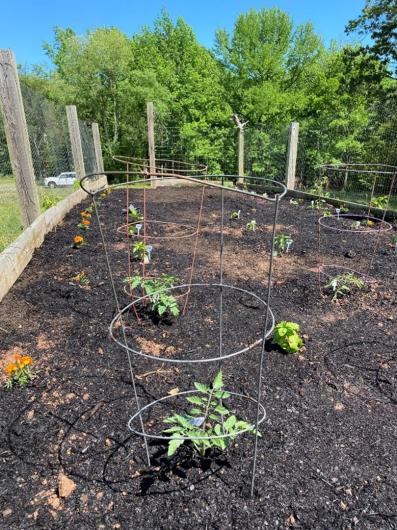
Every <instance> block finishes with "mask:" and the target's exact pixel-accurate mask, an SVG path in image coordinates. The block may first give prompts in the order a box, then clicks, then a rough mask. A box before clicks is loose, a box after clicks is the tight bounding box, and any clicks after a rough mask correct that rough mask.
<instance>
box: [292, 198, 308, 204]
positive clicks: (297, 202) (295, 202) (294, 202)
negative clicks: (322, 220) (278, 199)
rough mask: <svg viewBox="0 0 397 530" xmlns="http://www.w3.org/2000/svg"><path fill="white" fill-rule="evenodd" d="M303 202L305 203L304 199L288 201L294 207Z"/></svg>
mask: <svg viewBox="0 0 397 530" xmlns="http://www.w3.org/2000/svg"><path fill="white" fill-rule="evenodd" d="M304 202H305V200H304V199H294V198H292V199H290V200H289V203H290V204H295V205H301V204H303V203H304Z"/></svg>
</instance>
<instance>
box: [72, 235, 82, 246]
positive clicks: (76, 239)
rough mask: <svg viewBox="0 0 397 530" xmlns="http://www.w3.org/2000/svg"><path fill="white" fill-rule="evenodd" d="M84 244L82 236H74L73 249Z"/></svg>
mask: <svg viewBox="0 0 397 530" xmlns="http://www.w3.org/2000/svg"><path fill="white" fill-rule="evenodd" d="M83 244H84V237H83V236H74V238H73V247H74V248H80V247H81V245H83Z"/></svg>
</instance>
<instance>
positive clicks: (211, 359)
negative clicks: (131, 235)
mask: <svg viewBox="0 0 397 530" xmlns="http://www.w3.org/2000/svg"><path fill="white" fill-rule="evenodd" d="M195 287H204V288H209V287H219V289H223V291H225V290H227V289H232V290H235V291H239V292H241V293H243V294H246V295H248V296H251V297H253V298H254V299H255V300H257V301H258V302H259V303H260V304H261V305H262V307H263V308H264V309H265V310H266V302H265V301H264V300H262V299H261V298H260V297H259V296H257V295H256V294H254V293H251V292H250V291H247V290H246V289H241V288H239V287H234V286H232V285H227V284H225V283H224V284H216V283H215V284H210V283H208V284H203V283H192V284H182V285H175V286H174V287H168V288H167V289H164V291H165V292H172V291H174V290H176V289H181V288H183V289H186V288H188V289H189V292H191V289H192V288H195ZM187 294H188V293H186V292H185V293H183V294H182V295H181V296H186V295H187ZM148 299H149V295H145V296H141V297H140V298H137V299H135V300H134V301H133V302H131V303H130V304H128V305H126V306H125V307H124V308H123V309H122V310H121V311H120V312H119V313H117V315H116V316H115V317H114V318H113V320H112V322H111V323H110V326H109V335H110V337H111V338H112V339H113V340H114V341H115V342H116V344H118V345H119V346H121V348H123V349H125V350H128V351H129V352H131V353H133V354H135V355H140V356H141V357H146V359H151V360H153V361H156V362H165V363H177V364H189V363H192V364H194V363H213V362H219V361H222V360H225V359H230V358H231V357H235V356H236V355H241V354H242V353H247V352H249V351H250V350H252V349H253V348H255V347H256V346H259V345H260V344H261V343H262V341H263V336H261V337H260V338H258V339H256V340H255V341H253V342H251V343H250V344H248V345H247V346H245V347H244V348H241V349H240V350H238V351H233V352H231V353H227V354H224V355H222V356H219V355H216V356H213V357H209V358H200V359H185V358H175V357H172V358H169V357H161V356H158V355H149V354H148V353H145V352H143V351H142V350H138V349H136V348H134V347H132V346H129V345H128V344H125V343H123V342H122V341H120V340H119V339H118V338H117V337H116V336H115V333H114V330H115V327H116V326H117V325H118V324H119V323H120V320H121V319H122V317H123V315H124V314H125V313H127V312H129V311H130V309H132V308H133V307H134V306H136V305H137V304H139V302H141V301H144V300H148ZM269 317H270V326H269V325H268V327H267V330H266V333H265V337H264V338H265V340H266V339H267V338H268V337H269V336H270V335H271V334H272V332H273V330H274V325H275V319H274V315H273V312H272V310H271V309H270V307H269ZM124 325H125V323H124Z"/></svg>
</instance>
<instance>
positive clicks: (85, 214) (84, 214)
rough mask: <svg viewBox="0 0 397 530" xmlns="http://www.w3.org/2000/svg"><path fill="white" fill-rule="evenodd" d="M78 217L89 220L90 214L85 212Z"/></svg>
mask: <svg viewBox="0 0 397 530" xmlns="http://www.w3.org/2000/svg"><path fill="white" fill-rule="evenodd" d="M80 215H81V217H85V218H87V219H89V218H90V217H91V214H90V212H86V211H84V212H81V214H80Z"/></svg>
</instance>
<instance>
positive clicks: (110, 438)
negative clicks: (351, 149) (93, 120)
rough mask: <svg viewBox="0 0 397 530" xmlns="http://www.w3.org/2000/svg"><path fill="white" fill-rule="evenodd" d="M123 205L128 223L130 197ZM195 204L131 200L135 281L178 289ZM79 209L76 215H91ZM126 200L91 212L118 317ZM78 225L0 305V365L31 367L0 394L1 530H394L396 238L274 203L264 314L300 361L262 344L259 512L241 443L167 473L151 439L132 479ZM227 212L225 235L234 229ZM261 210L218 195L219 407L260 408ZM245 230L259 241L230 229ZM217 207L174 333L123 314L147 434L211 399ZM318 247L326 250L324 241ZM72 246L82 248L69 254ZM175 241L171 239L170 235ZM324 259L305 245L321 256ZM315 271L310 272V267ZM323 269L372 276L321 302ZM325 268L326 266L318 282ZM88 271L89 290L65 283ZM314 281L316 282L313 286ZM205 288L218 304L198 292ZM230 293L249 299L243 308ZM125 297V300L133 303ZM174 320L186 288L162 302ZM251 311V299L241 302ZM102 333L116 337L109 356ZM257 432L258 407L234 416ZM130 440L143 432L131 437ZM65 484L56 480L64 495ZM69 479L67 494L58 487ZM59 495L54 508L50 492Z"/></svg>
mask: <svg viewBox="0 0 397 530" xmlns="http://www.w3.org/2000/svg"><path fill="white" fill-rule="evenodd" d="M130 195H131V196H130V197H129V198H128V200H129V202H133V203H134V204H135V205H136V206H138V207H140V208H141V209H142V191H138V190H134V191H131V192H130ZM200 198H201V189H196V188H175V189H167V188H161V189H159V190H157V191H152V190H150V191H148V192H147V218H148V219H151V220H157V221H163V223H152V224H150V223H148V226H147V231H148V233H147V235H148V236H150V235H155V236H156V237H154V238H152V239H150V241H149V239H148V242H150V244H151V245H152V246H153V251H152V261H151V263H150V264H149V265H147V266H146V273H147V274H149V275H158V274H159V273H162V272H164V273H167V274H173V275H175V276H177V277H178V282H179V283H180V284H185V283H189V275H190V271H191V269H190V267H191V265H192V252H193V248H194V244H195V238H194V235H192V234H194V231H195V229H196V225H197V219H198V211H199V206H200ZM88 204H89V202H88V201H87V203H86V205H87V206H88ZM125 204H126V197H125V195H124V193H123V192H121V191H114V192H113V193H111V194H110V195H109V196H108V197H106V198H104V199H103V200H102V201H101V204H100V206H99V212H100V222H101V225H102V229H103V234H104V238H105V241H106V246H107V250H108V257H109V261H110V263H111V266H112V271H113V277H114V285H115V289H116V291H117V293H118V297H119V300H120V304H121V306H122V307H124V306H125V305H126V304H128V303H130V302H131V298H129V296H128V295H127V293H126V292H125V291H124V290H123V282H122V280H123V278H124V277H125V276H127V275H128V274H131V275H134V274H139V273H140V265H139V263H137V262H134V261H130V262H129V261H128V252H127V250H128V245H129V244H130V242H131V241H133V240H134V239H131V240H129V239H128V238H127V237H126V236H125V235H124V233H123V231H119V232H118V231H117V228H118V227H120V226H121V225H123V223H125V222H126V219H125V213H124V214H123V208H124V207H125ZM81 209H82V206H80V207H76V208H75V209H74V210H73V211H72V212H70V213H69V214H68V215H67V217H66V218H65V220H64V222H63V223H62V224H61V225H60V226H59V227H58V228H57V229H56V230H54V231H53V232H52V233H51V234H49V235H48V236H47V237H46V239H45V242H44V244H43V245H42V247H41V248H40V249H38V250H37V251H36V252H35V255H34V257H33V259H32V261H31V263H30V264H29V266H28V267H27V268H26V270H25V271H24V273H23V274H22V275H21V277H20V279H19V280H18V281H17V283H16V284H15V286H14V287H13V288H12V289H11V291H10V293H9V294H8V295H7V296H6V298H5V299H4V300H3V302H2V303H1V305H0V341H1V342H0V350H1V352H0V354H1V357H0V361H1V364H2V368H4V366H5V364H6V362H7V361H9V360H10V359H12V357H13V355H14V354H15V353H18V352H23V353H24V354H29V355H31V356H32V358H33V360H34V369H35V372H36V374H37V376H36V378H35V379H34V380H33V381H32V382H31V383H30V384H29V385H28V387H27V388H25V389H23V390H20V389H18V388H13V389H12V390H10V391H5V390H2V391H1V409H0V426H1V435H0V470H1V474H0V528H1V529H7V530H14V529H15V530H22V529H28V528H45V529H76V530H85V529H101V528H103V529H116V528H120V529H164V530H168V529H189V530H190V529H203V530H204V529H214V530H215V529H217V530H225V529H227V528H233V529H261V530H262V529H264V528H269V529H287V528H304V529H324V530H330V529H353V528H359V529H374V530H375V529H376V530H381V529H382V530H383V529H393V528H397V422H396V417H397V347H396V343H397V341H396V334H397V329H396V319H397V302H396V300H397V299H396V294H397V287H396V280H397V255H396V254H395V252H394V249H393V247H392V246H390V239H391V234H392V233H395V227H393V232H385V233H376V230H375V228H374V229H373V230H370V231H368V232H370V233H355V232H354V231H346V232H339V231H330V230H328V232H327V233H326V234H325V233H323V232H322V231H321V232H320V239H318V223H317V219H318V213H317V212H316V211H315V210H311V209H309V208H308V205H307V204H304V205H293V204H290V203H289V201H288V200H287V199H286V200H284V201H282V203H281V204H280V212H279V216H278V220H277V233H279V234H280V233H284V234H287V235H289V236H291V237H292V238H293V240H294V243H293V247H292V250H291V252H290V253H289V254H287V255H281V256H280V255H279V256H278V257H277V258H275V263H274V278H273V285H274V287H273V294H272V301H271V308H272V311H273V312H274V315H275V319H276V321H280V320H291V321H295V322H298V323H299V324H300V325H301V328H302V332H303V334H304V337H305V348H304V350H303V351H302V352H301V353H300V354H293V355H286V354H283V353H281V352H280V351H279V350H278V349H277V347H275V346H273V345H272V344H271V341H268V343H267V346H266V350H267V351H266V363H265V375H264V380H263V389H264V394H263V404H264V406H265V408H266V413H267V417H266V420H265V421H264V422H263V423H262V425H261V429H260V430H261V433H262V437H261V438H260V439H259V451H258V466H257V477H256V486H255V496H254V499H251V498H250V496H249V486H250V477H251V470H252V457H253V442H254V440H253V437H252V435H248V434H243V435H242V436H240V437H238V438H237V439H236V440H235V442H234V443H233V445H232V446H231V447H230V448H229V450H228V451H227V452H226V453H224V454H216V453H214V454H212V455H210V456H211V458H207V459H206V460H204V461H203V462H201V461H200V460H199V459H198V458H197V457H196V456H194V455H193V454H192V451H191V449H190V447H189V446H184V447H183V448H182V449H181V451H180V452H179V453H177V456H176V457H175V458H174V459H172V460H169V459H168V458H167V456H166V446H165V445H164V444H163V443H162V442H160V441H155V440H154V441H151V442H150V443H149V451H150V454H151V456H152V466H151V467H148V466H147V465H146V464H145V458H144V457H145V452H144V446H143V440H142V438H141V437H139V436H137V435H135V434H133V433H131V432H130V431H129V430H128V427H127V423H128V420H129V418H130V417H131V416H132V415H133V414H134V413H135V412H136V406H135V401H134V395H133V389H132V385H131V379H130V374H129V365H128V359H127V356H126V352H125V351H124V350H123V349H122V348H121V347H120V346H119V345H117V344H116V343H115V342H114V341H112V340H111V339H110V337H109V324H110V322H111V321H112V319H113V318H114V317H115V315H116V313H117V311H116V309H115V302H114V299H113V293H112V288H111V284H110V282H109V276H108V272H107V269H106V262H105V256H104V252H103V248H102V243H101V238H100V232H99V229H98V220H97V219H96V218H95V215H93V217H92V226H91V229H90V230H87V231H85V232H82V231H81V230H79V229H78V228H77V227H76V225H77V224H78V222H79V217H80V216H79V212H80V211H81ZM238 209H240V210H241V218H240V219H239V220H231V219H230V218H229V216H230V213H231V212H232V211H235V210H238ZM272 218H273V204H272V203H269V202H264V201H263V200H261V199H258V198H256V197H252V196H241V195H239V196H237V195H236V194H233V193H232V192H227V193H225V230H224V232H225V234H224V255H223V258H224V270H223V277H224V283H225V284H227V285H230V286H233V287H237V288H239V289H243V290H244V291H241V290H236V289H231V288H229V287H224V288H223V291H222V294H223V341H222V343H223V344H222V346H223V355H226V356H230V355H231V354H233V353H235V352H236V351H239V350H242V349H245V348H247V347H248V346H249V347H250V348H249V349H248V351H246V352H244V353H241V354H240V355H236V356H233V357H231V356H230V357H229V358H227V359H226V360H225V361H223V365H222V369H223V373H224V379H225V386H226V387H227V389H229V390H231V391H233V392H236V393H239V394H243V395H244V396H252V397H256V381H257V369H258V360H259V354H260V345H259V344H258V343H259V342H260V338H261V333H262V328H263V314H264V309H263V303H262V301H261V300H263V299H265V297H266V278H267V272H268V255H269V249H270V248H269V245H270V240H271V221H272ZM251 219H255V220H256V221H257V225H258V229H257V230H256V231H255V232H251V231H248V230H247V229H246V224H247V222H249V221H250V220H251ZM219 226H220V197H219V191H217V190H207V191H206V193H205V196H204V206H203V215H202V222H201V226H200V237H199V240H198V246H197V258H196V261H195V264H194V271H193V283H200V284H203V283H204V284H209V286H207V287H200V286H196V287H194V286H192V288H191V291H190V296H189V299H188V301H187V310H186V315H185V316H180V317H178V318H176V319H171V318H168V319H164V320H162V321H156V320H155V319H153V318H152V316H151V314H150V312H149V311H148V307H147V306H145V305H144V304H143V303H142V302H138V303H137V304H136V308H137V311H138V314H139V318H140V322H137V320H136V318H135V316H134V311H133V308H131V309H130V311H129V312H127V314H126V318H125V322H126V325H127V328H126V334H127V340H128V343H129V344H130V345H131V347H132V348H134V349H135V350H137V351H140V352H142V353H143V354H144V355H147V356H148V357H151V358H148V357H144V356H142V355H136V354H132V355H131V360H132V366H133V370H134V373H135V375H136V384H137V392H138V395H139V400H140V403H141V405H142V406H143V405H146V404H148V403H150V402H152V401H153V400H156V399H158V398H160V397H162V396H167V395H169V396H170V399H167V400H166V401H162V402H161V403H160V404H159V405H156V406H154V407H152V408H150V409H149V410H148V411H147V413H145V414H144V417H143V420H144V426H145V429H146V432H148V433H149V434H153V433H155V432H157V433H158V432H160V431H161V429H162V428H164V427H165V425H164V424H163V422H162V420H163V419H164V417H165V416H166V415H169V414H171V413H172V412H175V411H176V410H180V407H182V409H183V408H184V407H185V405H184V402H183V401H182V400H181V398H173V397H172V395H171V394H172V392H171V394H169V392H170V391H172V390H174V391H175V389H176V388H177V389H179V390H180V391H183V390H190V389H192V388H193V382H194V381H200V382H209V381H210V380H211V378H212V377H213V376H214V374H215V373H216V370H217V363H214V362H204V363H191V364H184V363H176V362H168V361H176V360H178V359H179V360H185V361H186V360H191V361H192V360H198V359H203V360H208V359H210V358H212V357H216V356H218V355H219V348H218V341H219V300H220V290H219V288H218V287H217V286H216V284H217V283H218V282H219V262H220V246H219V242H220V234H219ZM331 232H332V233H331ZM78 233H81V234H82V235H84V237H85V240H86V244H85V245H84V246H83V247H82V248H80V249H78V250H76V249H72V248H71V243H72V239H73V236H74V235H76V234H78ZM182 236H186V237H182ZM319 241H320V244H319ZM319 265H323V266H324V267H323V269H322V271H323V272H322V273H321V274H320V275H319V274H318V266H319ZM331 266H332V267H333V269H332V270H335V271H336V274H338V273H339V272H340V271H343V270H345V269H343V267H344V268H348V269H352V270H355V271H357V272H360V273H366V274H370V276H371V277H372V279H373V280H372V281H371V283H369V284H368V285H367V287H366V288H365V289H363V290H362V291H357V290H356V291H354V290H353V292H352V294H351V295H350V296H346V297H345V298H343V299H341V300H338V301H335V302H332V301H331V299H330V296H329V295H327V294H326V293H324V291H323V290H322V287H323V286H324V284H325V282H326V281H328V277H329V276H327V274H328V273H327V272H326V271H329V270H330V268H331ZM327 267H328V268H327ZM81 271H85V273H86V275H87V276H88V278H89V280H90V285H88V286H81V285H79V284H78V283H77V281H76V280H73V277H74V276H76V274H77V273H79V272H81ZM324 271H325V272H324ZM214 284H215V286H214ZM245 291H248V292H249V293H253V294H248V293H246V292H245ZM138 294H139V293H138ZM175 294H176V295H180V296H178V301H179V304H180V307H183V305H184V303H185V301H186V288H184V287H182V288H180V289H179V290H177V291H176V292H175ZM253 295H256V296H253ZM120 332H121V327H120V326H119V324H118V323H117V321H116V325H115V326H114V329H113V333H114V335H115V336H116V337H118V338H120ZM229 408H230V409H231V410H233V411H234V410H235V411H236V414H238V415H239V416H240V417H241V418H242V419H246V420H248V421H253V419H254V414H255V406H253V404H252V402H250V401H249V400H248V399H246V398H242V397H235V398H231V399H230V404H229ZM132 426H133V427H134V428H135V429H137V430H139V427H140V425H139V422H134V423H133V425H132ZM65 477H66V478H65ZM69 480H71V481H72V482H68V481H69ZM65 482H66V485H68V484H69V485H71V486H72V491H71V492H70V493H69V492H68V491H66V492H63V491H62V490H63V487H64V486H65Z"/></svg>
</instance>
